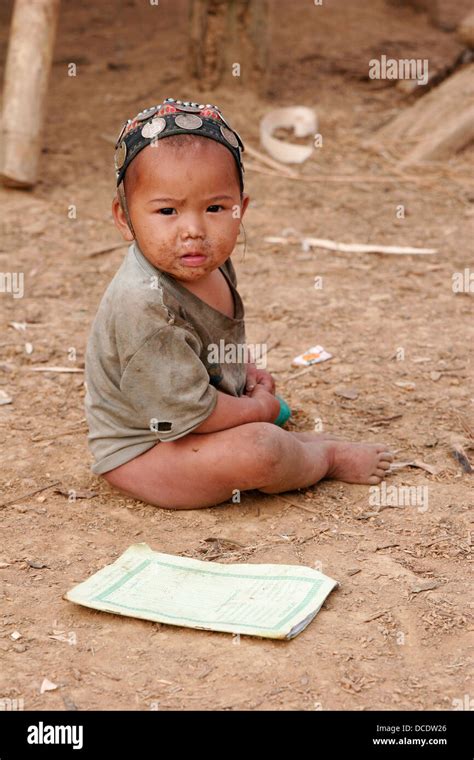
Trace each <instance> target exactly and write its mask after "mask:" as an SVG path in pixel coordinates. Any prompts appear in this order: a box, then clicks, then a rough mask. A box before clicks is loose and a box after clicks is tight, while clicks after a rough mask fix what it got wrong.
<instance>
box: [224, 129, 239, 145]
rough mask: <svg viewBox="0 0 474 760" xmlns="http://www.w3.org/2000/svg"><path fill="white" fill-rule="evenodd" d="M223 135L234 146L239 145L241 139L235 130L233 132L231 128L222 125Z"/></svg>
mask: <svg viewBox="0 0 474 760" xmlns="http://www.w3.org/2000/svg"><path fill="white" fill-rule="evenodd" d="M220 129H221V135H222V137H223V138H224V140H227V142H228V143H229V144H230V145H232V147H233V148H238V147H239V141H238V140H237V138H236V136H235V135H234V133H233V132H231V130H230V129H228V128H227V127H221V128H220Z"/></svg>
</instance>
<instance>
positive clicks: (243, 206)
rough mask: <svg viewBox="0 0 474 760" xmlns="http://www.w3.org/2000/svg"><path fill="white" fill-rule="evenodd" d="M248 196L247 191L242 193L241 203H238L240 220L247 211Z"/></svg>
mask: <svg viewBox="0 0 474 760" xmlns="http://www.w3.org/2000/svg"><path fill="white" fill-rule="evenodd" d="M249 201H250V196H249V195H247V193H242V203H241V204H240V219H241V220H242V219H243V218H244V214H245V212H246V211H247V206H248V205H249Z"/></svg>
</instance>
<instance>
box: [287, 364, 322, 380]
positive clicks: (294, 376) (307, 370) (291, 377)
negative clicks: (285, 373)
mask: <svg viewBox="0 0 474 760" xmlns="http://www.w3.org/2000/svg"><path fill="white" fill-rule="evenodd" d="M316 363H318V364H321V362H315V364H316ZM313 367H314V364H311V366H310V367H305V369H302V370H301V371H300V372H297V373H296V374H295V375H290V377H286V378H282V379H281V382H282V383H291V381H292V380H296V378H297V377H300V376H301V375H305V374H306V373H307V372H310V370H312V369H313Z"/></svg>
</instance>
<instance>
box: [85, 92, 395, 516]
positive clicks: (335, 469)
mask: <svg viewBox="0 0 474 760" xmlns="http://www.w3.org/2000/svg"><path fill="white" fill-rule="evenodd" d="M243 149H244V146H243V144H242V141H241V139H240V137H239V135H238V134H237V133H236V132H235V131H234V130H233V129H231V127H230V126H229V124H228V123H227V122H226V121H225V120H224V117H223V116H222V114H221V112H220V110H219V109H218V108H217V107H216V106H213V105H210V104H207V105H204V104H198V103H188V102H185V103H182V102H181V101H179V100H176V101H175V100H173V99H172V98H168V99H167V100H165V101H164V103H162V104H160V105H158V106H154V107H152V108H149V109H146V110H144V111H142V112H141V113H139V114H138V115H137V116H136V117H135V118H134V119H133V120H129V121H128V122H127V123H126V124H125V125H124V127H123V128H122V131H121V133H120V136H119V139H118V141H117V146H116V153H115V166H116V173H117V188H118V190H117V196H116V197H115V198H114V200H113V205H112V211H113V216H114V220H115V225H116V226H117V228H118V230H119V231H120V233H121V234H122V236H123V238H124V239H125V240H127V241H129V242H130V243H131V245H130V248H129V250H128V253H127V255H126V256H125V258H124V261H123V263H122V265H121V266H120V268H119V270H118V271H117V273H116V274H115V276H114V278H113V279H112V281H111V283H110V284H109V286H108V288H107V290H106V291H105V293H104V295H103V298H102V301H101V303H100V306H99V309H98V312H97V315H96V317H95V320H94V323H93V325H92V329H91V332H90V335H89V339H88V344H87V352H86V389H87V392H86V398H85V411H86V417H87V422H88V426H89V436H88V443H89V447H90V450H91V452H92V454H93V456H94V458H95V464H94V465H93V466H92V472H94V473H96V474H97V475H101V476H103V477H104V478H105V480H107V482H108V483H109V484H110V485H112V486H113V487H115V488H116V489H118V490H119V491H120V492H122V493H124V494H127V495H129V496H133V497H135V498H137V499H141V500H142V501H145V502H148V503H149V504H154V505H156V506H159V507H164V508H166V509H170V508H176V509H193V508H196V507H208V506H212V505H216V504H219V503H221V502H223V501H227V500H228V499H230V498H231V497H232V495H233V493H234V492H235V491H236V490H238V491H245V490H248V489H258V490H260V491H263V492H264V493H281V492H284V491H290V490H293V489H297V488H305V487H307V486H310V485H312V484H314V483H316V482H317V481H319V480H321V479H322V478H336V479H338V480H343V481H345V482H347V483H367V484H377V483H380V481H381V479H382V478H383V477H384V475H385V474H386V472H387V470H388V469H389V468H390V462H391V461H392V459H393V457H392V455H391V453H390V452H389V451H387V448H386V446H384V445H378V444H354V443H348V442H346V441H342V440H339V439H337V438H335V437H334V436H330V435H325V434H317V433H310V432H307V433H304V432H290V431H287V430H284V429H283V428H282V427H280V426H279V424H274V423H275V422H278V423H279V421H280V401H279V399H278V398H277V397H276V396H275V383H274V380H273V378H272V376H271V375H270V374H269V373H268V372H266V371H264V370H257V369H256V367H255V365H253V364H251V363H244V362H242V361H241V362H235V363H229V362H227V361H225V360H224V358H223V360H222V362H221V363H219V364H217V363H215V361H214V362H210V361H209V358H210V351H209V348H210V346H216V345H217V346H220V345H222V343H221V342H222V341H223V342H224V344H225V345H226V346H227V345H231V344H234V346H237V347H238V346H244V345H245V325H244V308H243V304H242V301H241V299H240V296H239V293H238V291H237V289H236V285H237V283H236V277H235V272H234V268H233V266H232V263H231V260H230V256H231V254H232V251H233V249H234V246H235V243H236V239H237V235H238V231H239V225H240V222H241V220H242V219H243V217H244V215H245V212H246V210H247V207H248V203H249V196H248V195H247V194H245V193H244V192H243V188H244V184H243V166H242V160H241V152H242V151H243ZM237 355H239V353H238V352H237ZM219 358H221V357H219Z"/></svg>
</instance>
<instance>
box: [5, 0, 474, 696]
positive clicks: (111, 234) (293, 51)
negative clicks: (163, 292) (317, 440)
mask: <svg viewBox="0 0 474 760" xmlns="http://www.w3.org/2000/svg"><path fill="white" fill-rule="evenodd" d="M272 6H273V20H274V23H273V30H272V35H273V37H272V48H271V50H272V55H271V71H270V91H269V95H268V99H267V100H264V99H262V98H259V97H257V96H256V95H255V94H252V93H251V92H247V91H245V90H243V89H242V88H241V86H240V85H239V83H238V82H237V81H236V83H235V89H234V90H231V89H230V88H229V87H227V88H221V89H217V90H214V91H213V92H205V91H204V92H202V91H199V90H197V89H196V88H193V87H192V86H191V85H190V83H189V81H188V80H187V78H186V74H185V71H184V63H185V54H186V23H187V16H186V3H184V2H177V1H176V0H173V2H171V0H168V1H166V0H163V1H162V2H160V3H159V6H157V7H150V6H149V4H148V3H146V2H141V1H140V2H139V1H138V0H129V1H128V2H125V1H124V0H123V1H122V2H118V1H116V2H111V0H104V2H101V3H100V4H99V6H97V4H96V3H94V2H92V0H85V2H83V3H81V4H78V3H64V6H63V9H62V14H61V19H60V27H59V33H58V40H57V46H56V51H55V56H54V66H53V74H52V80H51V86H50V91H49V98H48V115H47V125H46V130H45V136H44V146H45V147H44V150H43V156H42V161H41V179H40V182H39V183H38V185H37V187H36V188H35V190H34V191H33V192H24V191H13V190H6V189H1V190H0V204H1V209H2V223H1V229H2V243H1V252H0V267H1V269H2V271H14V272H15V271H16V272H18V271H22V272H24V273H25V297H24V298H18V299H15V298H13V297H12V296H11V295H10V294H2V297H1V301H0V307H1V326H2V334H1V341H0V348H1V354H0V357H1V359H0V390H2V391H4V392H5V393H7V394H8V395H9V396H11V397H12V403H11V404H4V405H1V406H0V431H1V440H2V454H1V491H2V493H1V497H0V503H1V504H2V506H1V508H0V521H1V526H2V534H1V535H2V542H1V548H0V600H1V606H0V663H1V664H0V697H2V698H3V697H7V698H8V697H9V698H17V699H19V698H21V699H23V700H24V707H25V709H34V710H45V709H55V710H71V709H78V710H90V709H125V710H149V709H160V710H171V709H179V710H188V709H194V708H200V709H204V710H240V709H253V710H254V709H256V710H283V709H290V710H319V709H323V710H331V709H337V710H349V709H355V710H374V709H382V710H393V709H416V710H419V709H438V710H442V709H452V708H453V705H454V704H459V703H453V700H456V699H459V700H461V701H462V700H464V699H465V695H469V694H471V695H472V694H473V691H472V689H473V687H472V681H471V680H470V679H471V673H472V669H471V665H470V662H472V661H471V660H470V656H471V652H472V638H471V640H470V645H469V626H470V624H471V630H472V618H471V619H470V609H469V608H470V603H471V598H470V594H469V591H470V588H471V587H472V583H471V584H470V583H469V572H468V563H469V559H470V557H471V556H472V543H473V540H474V538H473V537H474V525H473V524H472V516H471V515H470V514H469V508H470V507H471V506H472V504H473V491H472V475H469V474H467V473H463V471H462V469H461V467H460V465H459V464H458V463H457V462H456V461H455V459H454V458H453V456H452V455H451V452H450V447H451V445H452V443H453V442H459V443H462V444H464V446H465V447H469V445H470V446H471V447H472V446H474V433H473V430H474V421H473V417H474V415H473V411H474V406H473V404H474V393H473V389H472V383H471V381H472V376H473V375H472V369H473V366H472V365H473V359H472V350H471V349H472V345H473V342H472V341H473V338H474V330H473V321H472V314H473V311H472V306H473V301H472V293H471V294H469V293H459V294H454V293H453V290H452V275H453V273H454V272H463V271H464V269H465V268H466V267H469V266H470V265H471V266H472V241H473V222H474V184H473V181H472V161H473V157H474V148H472V147H471V148H470V149H467V150H465V151H464V152H463V153H461V154H458V155H457V156H456V157H454V158H453V159H452V160H450V161H449V162H446V163H444V164H434V165H431V166H429V167H423V168H420V170H417V172H416V181H413V180H412V181H407V180H406V179H405V178H404V177H403V175H400V176H399V178H398V179H395V181H394V180H393V178H394V177H395V174H394V162H393V159H396V158H397V157H396V156H395V157H393V156H390V155H389V154H385V155H381V154H376V153H374V152H370V151H368V150H367V149H366V148H364V140H365V139H366V138H367V137H369V136H370V135H371V134H372V133H373V132H374V131H375V130H376V129H377V127H379V126H381V125H382V124H384V123H385V122H387V121H388V120H389V119H390V118H392V117H393V116H394V115H395V114H396V113H397V112H398V111H399V110H400V109H403V108H406V107H407V106H408V105H409V104H410V98H409V97H407V95H406V94H403V93H402V92H401V91H400V90H398V89H397V88H395V87H394V86H393V84H392V83H390V82H382V81H378V82H375V81H369V80H368V79H367V69H368V61H369V60H370V59H371V58H372V57H374V56H380V55H381V54H386V55H387V56H391V55H392V56H395V57H417V58H418V57H420V58H429V60H430V65H431V64H432V65H433V66H434V67H437V66H438V67H439V66H442V65H446V64H447V63H449V62H451V61H452V60H453V59H454V58H455V57H456V55H457V54H458V53H459V51H460V49H461V48H460V47H459V45H458V43H457V41H456V37H455V35H454V34H452V33H447V32H445V31H440V30H439V29H436V28H435V27H433V26H432V25H430V23H429V21H428V20H427V18H426V16H425V15H424V14H423V13H415V12H413V11H411V10H410V9H403V10H397V9H396V8H395V7H394V6H393V5H391V4H386V3H385V2H383V0H371V1H370V2H369V0H357V1H356V0H352V1H351V2H350V3H349V2H347V0H332V2H331V3H327V4H325V5H324V6H322V7H314V5H313V3H311V2H304V1H303V0H292V2H289V0H286V2H285V1H283V0H275V2H274V3H272ZM10 9H11V4H10V3H6V4H3V5H2V7H1V10H0V14H1V26H2V29H3V33H2V35H3V36H2V40H1V45H2V46H1V60H2V62H3V61H4V59H5V52H6V38H7V31H8V26H7V24H8V19H9V17H10ZM70 62H75V63H76V64H77V67H78V75H77V76H76V77H69V76H67V64H68V63H70ZM169 96H171V97H176V98H182V99H192V100H204V102H213V103H214V102H215V103H217V104H218V105H220V106H221V108H222V109H223V112H224V114H225V115H226V114H228V115H229V118H230V121H231V123H232V124H233V125H234V126H235V128H236V129H237V130H238V131H239V132H240V134H241V135H242V137H243V139H244V142H245V141H248V142H249V144H250V145H252V146H254V147H258V145H259V143H258V123H259V120H260V118H261V117H262V116H263V115H264V113H266V111H267V110H268V109H269V108H270V107H272V106H274V105H280V104H303V105H308V106H313V107H315V108H316V109H317V112H318V117H319V121H320V127H319V131H320V132H321V134H322V135H323V147H322V148H319V149H317V150H315V152H314V156H313V157H312V158H311V159H310V160H309V161H308V162H307V163H306V164H305V165H304V166H303V167H301V168H299V169H298V170H299V171H301V173H302V174H304V175H310V174H313V175H314V174H316V173H318V172H322V173H327V174H331V175H340V174H348V173H355V174H359V175H361V174H362V175H365V176H369V177H371V178H372V179H369V180H367V181H366V182H359V183H356V182H330V181H319V182H317V181H314V182H303V181H293V180H288V179H285V178H283V177H278V176H271V175H266V174H263V173H258V172H255V171H251V170H248V171H247V190H248V192H249V193H250V195H251V198H252V205H251V208H250V210H249V212H248V215H247V217H246V225H245V226H246V233H247V250H246V253H245V256H243V248H242V246H241V245H239V246H238V247H237V249H236V251H235V253H234V255H233V261H234V265H235V267H236V270H237V275H238V278H239V288H240V291H241V294H242V297H243V299H244V302H245V304H246V309H247V331H248V340H249V341H250V342H264V341H266V342H268V344H269V345H270V346H271V347H272V350H271V351H270V353H269V355H268V360H269V361H268V369H269V370H270V371H271V372H274V373H275V376H276V377H277V378H278V389H277V392H279V393H281V395H283V396H284V397H285V398H286V399H287V400H288V402H289V403H290V405H291V407H292V409H293V418H292V421H291V423H290V427H291V428H292V429H295V430H311V429H313V427H314V425H315V421H316V420H318V419H319V420H322V424H323V425H324V429H325V430H328V431H335V432H339V433H340V434H342V435H344V436H346V437H348V438H350V439H352V440H370V441H386V442H387V443H388V444H390V445H391V446H393V447H394V448H395V449H397V450H398V455H397V456H398V458H399V459H400V460H404V461H407V460H410V461H411V460H421V461H423V462H426V463H428V464H429V465H432V466H433V467H434V468H435V472H436V474H430V473H429V472H427V471H425V470H423V469H415V468H407V469H403V470H400V471H399V472H396V473H394V474H392V475H391V476H390V477H389V480H388V484H389V485H397V486H400V485H408V486H420V487H421V486H423V487H424V486H426V487H427V491H426V493H427V494H428V496H429V504H428V508H427V509H426V510H423V509H419V508H418V507H414V506H412V507H408V506H407V507H404V508H400V507H399V508H386V509H380V510H377V508H374V507H373V506H371V505H370V503H369V496H370V494H369V491H368V488H367V487H363V486H351V485H344V484H340V483H336V482H324V483H322V484H320V485H318V486H316V487H313V488H310V489H307V490H302V491H298V492H293V493H287V494H284V495H283V496H282V497H280V496H267V495H264V494H260V493H257V492H248V493H245V494H243V495H242V502H241V504H240V505H236V504H234V505H233V504H231V503H229V504H225V505H221V506H218V507H214V508H209V509H202V510H194V511H179V512H173V511H170V510H160V509H156V508H154V507H151V506H149V505H147V504H144V503H142V502H137V501H134V500H133V499H127V498H124V497H122V496H121V495H119V494H117V493H115V492H113V491H112V490H111V489H110V488H109V486H108V485H107V484H106V483H105V482H103V481H101V480H100V479H98V478H97V477H95V476H94V475H93V474H92V473H91V472H90V469H89V468H90V465H91V462H92V459H91V456H90V454H89V452H88V449H87V445H86V426H85V418H84V410H83V402H84V384H83V373H82V372H77V373H70V374H58V373H47V372H44V373H42V372H33V371H31V370H32V368H33V367H41V366H51V365H62V366H64V365H67V366H71V367H75V368H77V369H80V370H81V369H83V367H84V352H85V345H86V340H87V335H88V330H89V327H90V325H91V322H92V319H93V317H94V315H95V312H96V309H97V306H98V304H99V301H100V298H101V296H102V293H103V292H104V290H105V288H106V286H107V284H108V282H109V281H110V279H111V278H112V276H113V275H114V273H115V272H116V270H117V269H118V267H119V266H120V263H121V261H122V258H123V256H124V253H125V249H124V248H116V249H114V250H112V251H110V252H108V253H97V252H98V251H100V250H102V249H104V248H108V247H113V246H116V245H118V244H119V243H120V238H119V236H118V233H117V232H116V231H115V228H114V227H113V224H112V221H111V212H110V204H111V198H112V194H113V147H112V145H111V143H110V138H111V137H112V138H113V137H115V136H116V134H118V131H119V128H120V126H121V124H122V122H123V121H124V119H126V118H128V117H129V116H132V115H134V114H135V113H136V112H137V111H138V110H139V109H140V108H141V107H145V106H148V105H152V104H154V103H155V102H159V100H160V99H162V98H164V97H169ZM412 174H413V172H412ZM384 177H386V180H384V179H383V178H384ZM400 204H402V205H403V206H404V207H405V218H403V219H400V218H397V214H396V212H397V206H399V205H400ZM71 205H74V206H76V208H77V218H75V219H71V218H69V216H68V209H69V207H70V206H71ZM288 228H293V229H294V230H296V231H297V232H298V233H300V234H301V235H313V236H316V237H323V238H331V239H334V240H339V241H343V242H360V243H367V242H369V243H370V242H378V243H383V244H386V245H414V246H425V247H434V248H436V249H438V253H437V254H436V255H432V256H431V255H430V256H426V257H425V256H419V257H416V256H383V255H379V254H370V255H361V254H357V255H348V254H339V253H331V252H329V251H322V250H320V249H317V250H313V251H311V252H305V251H302V250H301V247H300V246H299V245H287V246H286V247H282V246H278V245H270V244H268V243H265V242H264V237H265V236H268V235H281V234H282V232H283V231H284V230H285V229H288ZM95 253H97V255H94V254H95ZM317 276H318V277H322V278H323V279H322V282H323V287H322V288H321V289H318V290H317V289H315V288H314V278H315V277H317ZM12 322H17V323H26V329H24V330H23V329H21V327H18V325H17V327H14V326H11V323H12ZM315 343H320V344H322V345H323V346H324V347H325V348H326V349H327V350H329V351H330V352H332V353H333V354H334V358H333V359H332V360H331V361H329V362H327V363H325V364H321V365H318V366H314V367H313V368H311V370H310V371H309V372H306V373H303V374H300V375H298V376H297V373H298V370H295V369H291V367H290V363H291V360H292V358H293V357H294V356H295V355H296V354H298V353H300V352H302V351H304V350H305V349H307V348H308V347H309V346H311V345H314V344H315ZM27 344H31V345H30V346H29V345H27ZM400 349H403V350H402V351H401V350H400ZM403 356H404V358H403ZM348 388H349V389H352V391H353V392H349V394H346V395H349V396H353V397H354V398H345V397H344V395H339V394H340V393H341V392H342V393H344V392H345V390H347V389H348ZM466 451H468V452H469V448H466ZM471 459H472V456H471ZM55 482H59V485H60V487H61V488H62V489H63V490H64V491H65V494H66V495H64V494H61V493H58V492H55V491H54V489H53V488H50V489H49V490H45V491H43V492H37V493H35V494H33V495H31V496H29V495H28V494H29V493H30V492H31V491H35V489H40V488H42V487H43V486H47V485H48V484H50V483H55ZM71 489H73V490H75V491H77V492H78V494H79V495H82V496H85V498H77V500H76V501H69V500H68V496H67V493H68V491H70V490H71ZM91 491H92V492H93V493H95V495H92V496H91V494H90V493H89V494H88V492H91ZM80 492H85V493H82V494H81V493H80ZM420 493H421V492H420ZM11 501H13V503H9V502H11ZM5 502H7V504H6V506H3V505H4V503H5ZM209 539H213V540H209ZM136 542H146V543H148V544H149V545H150V546H151V547H152V548H153V549H155V550H158V551H163V552H169V553H175V554H182V555H185V556H188V557H195V558H200V559H206V557H208V556H213V557H214V558H216V556H217V558H218V560H219V561H222V562H233V561H237V562H252V563H263V562H265V563H267V562H275V563H289V564H305V565H309V566H313V567H314V566H316V567H318V568H319V569H321V570H322V571H323V572H324V573H326V574H327V575H329V576H331V577H333V578H335V579H337V580H338V581H339V582H340V587H339V588H338V589H337V590H336V591H334V592H333V593H332V594H331V595H330V597H329V598H328V600H327V602H326V604H325V605H324V607H323V609H322V610H321V612H320V613H319V615H318V616H317V617H316V619H315V620H314V621H313V622H312V623H311V625H310V626H309V627H308V628H307V629H306V630H305V631H304V632H303V633H302V634H301V635H300V636H298V637H297V638H296V639H294V640H293V641H290V642H278V641H271V640H263V639H257V638H252V637H246V636H242V637H241V638H240V640H238V639H236V638H233V637H232V636H230V635H227V634H220V633H210V632H205V631H193V630H188V629H182V628H174V627H171V626H164V625H157V624H153V623H150V622H146V621H139V620H133V619H127V618H124V617H119V616H114V615H110V614H105V613H99V612H95V611H92V610H89V609H86V608H81V607H78V606H75V605H73V604H71V603H69V602H66V601H64V600H63V599H62V595H63V594H64V593H65V592H66V591H67V590H68V589H69V588H71V587H72V586H73V585H75V584H76V583H78V582H80V581H82V580H84V579H86V578H87V577H88V576H90V575H91V574H92V573H94V572H95V571H97V570H98V569H100V568H101V567H103V566H104V565H106V564H109V563H110V562H112V561H113V560H114V559H115V558H116V557H117V556H119V555H120V554H121V553H122V552H123V551H124V550H125V549H126V548H127V547H128V546H129V545H131V544H133V543H136ZM234 542H235V543H234ZM256 545H263V546H260V548H253V547H255V546H256ZM430 587H431V589H430ZM470 620H471V623H470ZM14 632H19V633H20V634H21V637H20V638H18V637H17V636H16V635H14V636H13V637H12V634H13V633H14ZM52 636H56V638H52ZM45 678H46V679H48V680H49V681H51V682H53V683H54V684H55V685H56V687H57V688H55V689H53V690H51V691H47V692H45V693H43V694H40V686H41V684H42V682H43V679H45ZM463 704H465V702H463Z"/></svg>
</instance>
